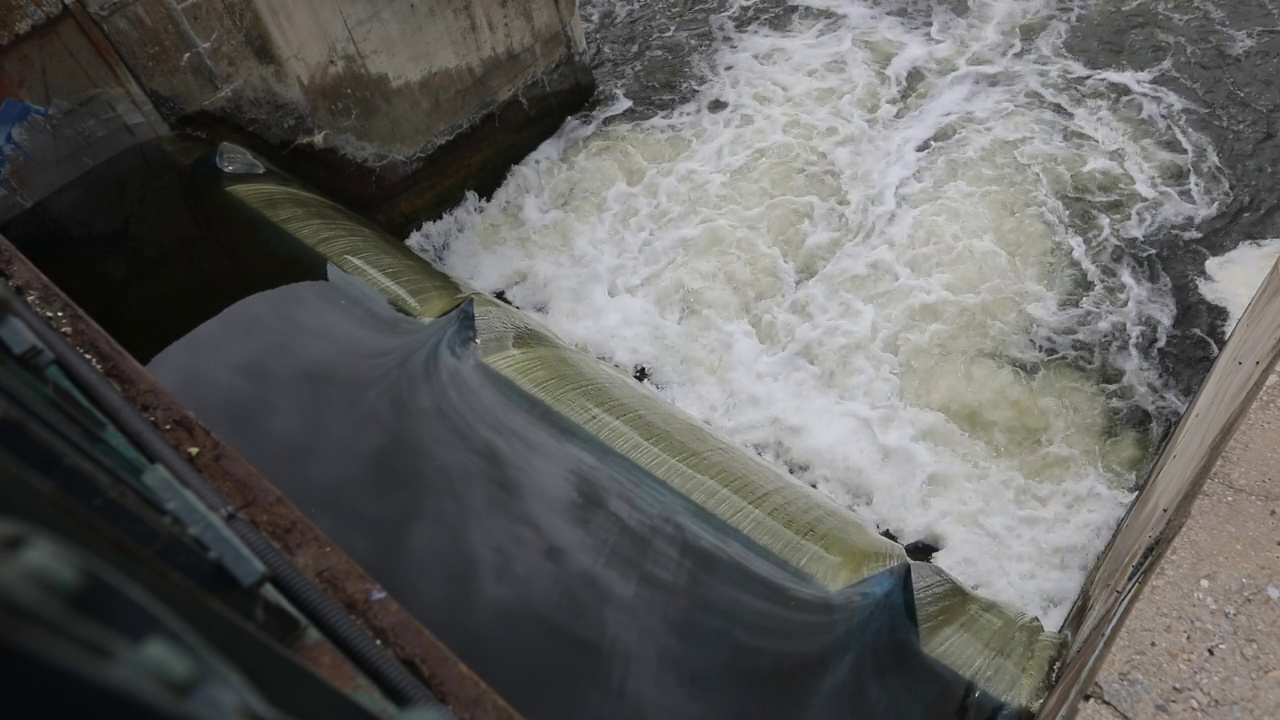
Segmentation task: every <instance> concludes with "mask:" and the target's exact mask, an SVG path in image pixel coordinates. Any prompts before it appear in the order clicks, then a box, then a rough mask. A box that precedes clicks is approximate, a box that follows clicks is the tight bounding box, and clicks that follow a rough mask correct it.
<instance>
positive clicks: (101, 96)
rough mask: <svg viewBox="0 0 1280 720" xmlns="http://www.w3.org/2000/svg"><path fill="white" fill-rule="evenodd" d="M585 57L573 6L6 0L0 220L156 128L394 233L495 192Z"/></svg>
mask: <svg viewBox="0 0 1280 720" xmlns="http://www.w3.org/2000/svg"><path fill="white" fill-rule="evenodd" d="M584 51H585V42H584V39H583V36H582V28H581V25H580V24H579V21H578V18H577V14H576V6H575V3H574V2H573V0H437V1H433V2H420V1H419V0H344V2H341V3H335V2H332V1H331V0H298V2H289V3H280V2H275V1H274V0H218V1H217V2H214V1H212V0H190V1H189V2H183V3H176V2H172V0H79V1H78V2H77V1H76V0H65V5H64V4H63V3H61V2H56V1H53V0H17V2H16V3H6V5H5V7H4V8H3V9H2V10H0V96H3V97H4V98H6V99H5V101H4V102H6V103H7V104H8V105H9V106H10V111H9V112H8V113H7V116H8V117H9V118H10V119H11V120H10V122H9V123H8V125H5V120H4V116H0V137H3V138H7V140H6V146H5V148H4V157H5V158H6V168H7V169H6V170H5V172H4V174H3V175H0V180H2V181H3V185H0V189H3V191H4V192H5V193H6V194H5V196H4V199H3V200H0V222H3V221H4V220H6V219H8V218H10V217H12V216H13V215H14V214H16V212H17V211H20V210H21V209H22V207H25V206H27V205H30V204H31V203H33V202H36V201H38V200H39V199H40V198H41V197H43V196H44V195H46V194H47V193H48V192H49V191H51V190H52V189H53V188H46V187H45V186H46V185H51V184H52V185H57V184H61V183H62V182H65V181H66V180H69V179H71V178H70V177H65V176H66V175H71V176H72V177H74V175H75V174H77V171H78V170H80V169H87V167H85V168H80V164H82V163H79V160H78V159H79V158H81V157H85V158H87V160H86V162H87V161H88V160H92V159H94V158H96V159H101V158H98V157H97V156H98V155H100V154H102V153H106V154H108V155H109V154H112V153H114V152H115V151H117V150H119V149H123V147H126V146H127V145H128V144H129V142H130V138H132V139H134V140H141V139H146V138H147V137H150V136H154V134H156V133H158V132H164V130H165V123H166V122H167V123H168V125H171V126H173V127H175V128H183V129H188V130H193V131H196V132H199V133H202V134H205V135H208V136H211V137H214V138H234V139H236V140H238V141H239V142H242V143H245V144H247V145H249V146H251V147H253V148H254V149H255V150H257V151H259V152H260V153H262V154H264V155H266V156H268V157H270V158H272V160H273V161H275V162H277V163H279V164H280V165H282V166H283V167H284V168H285V169H287V170H290V171H292V172H294V173H296V174H298V175H299V176H301V177H304V178H307V179H308V180H309V181H310V182H312V183H314V184H316V185H317V186H319V187H320V189H322V190H324V191H326V192H327V193H328V194H330V195H333V196H335V197H337V198H338V199H340V200H343V201H344V202H346V203H347V204H348V205H351V206H353V207H354V208H355V209H357V210H359V211H361V212H363V213H364V214H366V215H368V216H370V217H373V218H375V219H376V220H377V221H378V222H379V223H380V224H383V225H384V226H386V227H387V228H388V229H391V230H393V231H397V232H399V231H402V230H404V229H406V228H407V227H409V226H410V225H412V224H413V223H414V222H416V221H418V220H420V219H422V218H423V217H426V216H428V215H430V214H432V213H433V212H438V211H441V210H443V209H445V208H448V207H450V206H452V205H453V204H456V202H457V201H458V200H459V199H461V196H462V193H463V192H464V191H465V190H467V189H475V190H478V191H480V192H486V191H489V190H492V189H493V188H495V187H496V186H497V184H498V183H499V182H500V181H501V179H502V177H503V176H504V175H505V173H506V170H507V168H508V167H510V165H511V164H512V163H513V162H515V161H518V160H519V159H520V158H521V157H523V156H524V155H525V154H526V153H527V152H528V151H529V150H531V149H533V148H534V147H536V146H537V144H538V143H540V142H541V141H542V140H543V139H545V138H546V137H547V136H548V135H550V134H551V133H552V132H554V131H555V129H556V128H557V127H558V126H559V125H560V122H561V121H562V120H563V119H564V117H565V116H566V115H567V114H568V113H570V112H572V111H574V110H576V109H578V108H579V107H581V105H582V104H583V103H584V102H585V101H586V100H587V99H588V98H589V97H590V95H591V93H592V90H593V85H592V81H591V75H590V70H589V68H588V67H587V65H586V63H585V60H584V58H583V55H584ZM161 118H163V121H161ZM451 141H453V142H451ZM86 148H92V149H93V150H92V152H90V153H85V152H81V150H84V149H86ZM60 152H61V153H63V154H64V155H66V156H67V157H75V158H77V162H73V163H68V162H67V159H66V157H63V156H62V155H59V153H60ZM78 163H79V164H78ZM90 164H92V163H90ZM51 165H56V166H57V167H58V172H56V173H52V174H51V173H49V171H48V167H50V166H51ZM27 166H35V167H39V168H42V171H41V172H42V174H41V175H40V180H39V181H36V180H33V179H32V176H33V175H35V174H36V173H35V172H33V171H30V170H28V169H27Z"/></svg>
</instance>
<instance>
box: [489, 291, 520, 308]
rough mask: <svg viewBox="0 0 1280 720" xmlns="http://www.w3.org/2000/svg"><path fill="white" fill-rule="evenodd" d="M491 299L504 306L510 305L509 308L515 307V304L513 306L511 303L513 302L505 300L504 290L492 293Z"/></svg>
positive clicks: (505, 292)
mask: <svg viewBox="0 0 1280 720" xmlns="http://www.w3.org/2000/svg"><path fill="white" fill-rule="evenodd" d="M493 299H494V300H497V301H498V302H504V303H506V304H508V305H510V306H511V307H515V306H516V304H515V303H513V302H511V301H510V300H508V299H507V291H506V290H497V291H494V293H493Z"/></svg>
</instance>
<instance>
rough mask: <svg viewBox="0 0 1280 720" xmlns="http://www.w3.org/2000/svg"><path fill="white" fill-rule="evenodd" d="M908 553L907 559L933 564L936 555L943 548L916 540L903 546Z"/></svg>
mask: <svg viewBox="0 0 1280 720" xmlns="http://www.w3.org/2000/svg"><path fill="white" fill-rule="evenodd" d="M902 549H903V550H906V551H907V557H909V558H911V559H912V560H915V561H916V562H933V555H934V553H936V552H938V551H939V550H941V549H942V548H940V547H938V546H937V545H934V544H933V543H930V542H925V541H924V540H915V541H912V542H909V543H907V544H906V545H903V546H902Z"/></svg>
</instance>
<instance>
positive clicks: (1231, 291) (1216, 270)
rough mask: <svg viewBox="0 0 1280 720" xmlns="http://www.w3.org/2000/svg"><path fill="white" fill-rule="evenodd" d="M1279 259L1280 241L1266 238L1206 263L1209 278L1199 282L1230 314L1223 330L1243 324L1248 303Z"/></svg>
mask: <svg viewBox="0 0 1280 720" xmlns="http://www.w3.org/2000/svg"><path fill="white" fill-rule="evenodd" d="M1277 260H1280V239H1267V240H1261V241H1255V242H1247V243H1244V244H1242V245H1239V246H1237V247H1236V248H1235V249H1234V250H1232V251H1230V252H1228V253H1226V254H1225V255H1220V256H1218V257H1214V258H1210V259H1209V261H1208V262H1206V263H1205V264H1204V269H1205V275H1206V276H1205V278H1204V279H1203V280H1201V281H1200V292H1201V294H1203V295H1204V296H1205V297H1206V298H1207V299H1208V300H1209V301H1210V302H1213V303H1215V304H1217V305H1219V306H1221V307H1222V308H1223V309H1224V310H1226V311H1227V319H1226V323H1225V324H1224V325H1223V330H1224V331H1226V332H1230V331H1231V330H1232V329H1233V328H1235V326H1236V323H1238V322H1240V317H1241V316H1242V315H1244V311H1245V308H1247V307H1249V301H1250V300H1252V299H1253V295H1254V293H1256V292H1257V291H1258V288H1259V287H1260V286H1261V285H1262V281H1263V280H1264V279H1266V277H1267V273H1268V272H1270V271H1271V267H1272V266H1273V265H1275V264H1276V261H1277Z"/></svg>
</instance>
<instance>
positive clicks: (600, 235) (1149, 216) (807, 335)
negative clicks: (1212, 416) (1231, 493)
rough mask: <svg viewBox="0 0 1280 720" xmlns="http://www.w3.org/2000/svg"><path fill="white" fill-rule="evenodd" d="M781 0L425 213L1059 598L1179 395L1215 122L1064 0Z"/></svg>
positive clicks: (781, 449) (1212, 191) (712, 412)
mask: <svg viewBox="0 0 1280 720" xmlns="http://www.w3.org/2000/svg"><path fill="white" fill-rule="evenodd" d="M766 5H767V4H766ZM767 10H768V8H762V7H761V5H759V4H748V5H746V6H744V7H743V8H741V9H735V10H731V11H729V12H728V13H727V15H726V16H724V18H723V19H722V21H721V22H720V23H719V25H718V26H716V27H717V28H718V32H717V33H716V34H715V36H714V37H712V38H709V39H707V40H706V41H705V42H706V46H705V47H704V48H701V49H700V54H699V55H697V57H698V58H699V59H700V61H701V62H702V63H705V66H706V67H705V69H704V70H702V73H703V75H702V76H701V77H698V78H696V79H695V80H694V81H691V82H694V83H695V84H696V91H694V92H692V94H691V95H690V97H689V98H688V100H687V101H685V102H682V103H679V104H676V105H674V106H673V107H671V108H669V109H665V110H663V111H661V112H658V113H656V114H652V115H651V116H650V117H643V118H637V119H627V113H628V112H629V109H628V102H627V101H626V100H625V99H621V100H616V101H613V102H611V103H609V102H607V103H605V104H604V106H603V107H602V108H601V109H600V110H598V111H597V113H596V115H594V116H591V117H588V118H586V119H584V120H581V121H578V122H576V123H571V124H570V125H568V126H567V127H566V128H565V129H564V130H562V131H561V134H560V135H559V136H558V137H557V138H556V139H553V140H552V141H551V142H549V143H548V144H547V145H545V146H544V147H543V148H541V149H540V150H539V151H538V152H537V153H535V154H534V155H533V156H531V157H530V158H529V159H527V160H526V161H525V162H524V163H522V164H521V165H520V166H518V167H517V168H516V169H515V170H514V171H513V172H512V174H511V176H510V178H509V179H508V181H507V184H506V185H505V186H504V187H503V188H502V189H501V190H500V191H499V192H498V193H497V195H496V196H495V197H494V199H493V200H491V201H489V202H479V201H476V200H472V201H470V202H469V203H467V204H466V205H465V206H464V207H462V208H461V209H459V210H456V211H454V212H453V213H452V214H450V215H449V216H447V217H446V218H445V219H444V220H441V221H439V222H437V223H432V224H428V225H427V226H426V227H425V228H424V229H423V230H422V231H421V232H420V233H418V234H416V235H414V236H413V238H412V239H411V241H410V244H411V245H412V246H413V247H415V248H416V249H418V250H419V251H420V252H422V253H423V254H424V255H425V256H426V257H428V258H431V259H433V260H436V261H439V262H440V263H441V264H442V267H444V268H445V269H446V270H448V271H450V272H452V273H454V274H456V275H458V276H459V277H462V278H464V279H465V280H467V281H468V282H470V283H472V284H474V285H476V286H477V287H479V288H481V289H484V290H489V291H499V290H500V291H502V292H503V293H505V296H506V297H507V298H509V299H510V300H511V301H512V302H514V303H515V304H516V305H517V306H519V307H522V308H526V309H529V310H531V311H533V312H535V313H536V314H538V315H539V316H540V317H541V318H543V319H544V320H545V321H546V322H547V323H549V324H550V326H551V328H552V329H553V330H555V331H556V332H557V333H558V334H559V335H560V336H562V337H564V338H566V339H567V340H569V341H571V342H573V343H575V344H577V345H579V346H581V347H584V348H586V349H587V350H588V351H590V352H591V353H593V354H595V355H597V356H599V357H602V358H605V359H607V360H609V361H610V362H613V363H614V364H616V365H619V366H621V367H624V368H633V367H644V368H645V372H646V373H647V375H648V377H649V382H650V383H651V384H652V385H653V386H655V388H656V389H657V391H658V392H659V393H661V394H662V395H663V396H664V397H666V398H667V399H668V400H670V401H671V402H673V403H674V404H676V405H677V406H679V407H681V408H682V409H684V410H686V411H688V412H690V413H692V414H693V415H694V416H695V417H698V418H699V419H701V420H703V421H705V422H707V423H709V424H711V425H712V426H713V427H715V428H716V429H717V430H719V431H720V432H723V433H725V434H726V435H727V436H728V437H730V438H732V439H733V440H735V441H736V442H738V443H741V444H743V445H746V446H749V447H751V448H753V449H755V450H756V451H757V452H760V453H762V454H764V455H765V456H766V457H769V458H771V459H772V460H774V461H775V462H778V463H780V464H782V465H784V466H785V467H787V468H789V469H790V470H791V471H792V474H793V475H795V477H796V479H797V480H798V481H800V482H803V483H806V484H808V485H810V486H812V487H816V488H818V489H819V490H821V491H822V492H824V493H826V494H828V495H829V496H831V497H832V498H834V499H836V500H837V501H839V502H841V503H842V504H845V505H848V506H850V507H854V508H856V509H857V510H858V511H859V512H860V513H861V514H862V515H863V517H864V518H866V519H867V520H868V521H869V522H872V523H874V524H876V525H877V526H878V527H880V528H883V529H887V530H890V531H891V532H892V533H894V534H895V535H897V536H898V537H900V538H901V539H903V540H904V541H914V540H923V541H927V542H929V543H930V544H932V545H935V546H940V547H941V548H942V549H941V551H940V552H939V553H938V554H937V555H936V558H935V561H936V562H937V563H938V564H939V565H941V566H942V567H944V568H947V569H948V570H949V571H951V572H953V573H955V574H956V575H957V577H959V578H960V579H961V580H962V581H964V582H966V583H968V584H969V585H970V586H971V587H974V588H975V589H977V590H979V591H980V592H982V593H983V594H984V595H986V596H988V597H992V598H994V599H997V600H999V601H1001V602H1004V603H1007V604H1009V605H1010V606H1012V607H1014V608H1017V609H1018V610H1021V611H1023V612H1026V613H1028V614H1031V615H1034V616H1037V617H1040V618H1042V619H1043V620H1044V621H1045V623H1046V626H1048V627H1051V628H1056V627H1057V626H1058V624H1060V623H1061V620H1062V618H1063V617H1064V615H1065V613H1066V610H1067V608H1068V607H1069V605H1070V604H1071V602H1072V601H1073V600H1074V598H1075V596H1076V594H1077V592H1078V590H1079V587H1080V584H1081V582H1082V581H1083V579H1084V576H1085V574H1086V573H1087V572H1088V569H1089V567H1090V565H1091V564H1092V559H1093V558H1094V557H1096V555H1097V554H1098V552H1099V551H1100V550H1101V549H1102V547H1103V545H1104V544H1105V543H1106V541H1107V540H1108V539H1109V537H1110V533H1111V531H1112V529H1113V528H1114V527H1115V524H1116V522H1118V520H1119V518H1120V516H1121V514H1123V513H1124V511H1125V508H1126V507H1127V505H1128V502H1129V500H1130V499H1131V498H1132V493H1133V490H1134V489H1135V487H1136V485H1137V483H1138V481H1139V474H1140V473H1141V472H1142V471H1143V470H1145V468H1146V463H1147V462H1148V460H1149V456H1150V452H1151V448H1152V447H1153V446H1154V445H1155V444H1156V443H1157V442H1158V440H1159V438H1160V437H1161V435H1162V433H1164V432H1166V431H1167V429H1168V427H1169V426H1170V424H1171V422H1172V421H1173V420H1174V419H1176V417H1177V414H1178V413H1179V412H1180V410H1181V409H1182V406H1183V403H1184V401H1185V397H1184V396H1182V395H1181V394H1180V393H1179V391H1178V388H1177V386H1176V383H1175V382H1173V381H1172V380H1171V379H1170V378H1169V377H1167V376H1166V375H1165V374H1164V373H1163V372H1162V370H1161V368H1160V365H1159V356H1158V352H1159V349H1160V348H1161V347H1162V346H1163V345H1164V342H1165V338H1166V335H1167V334H1168V333H1169V332H1170V329H1171V326H1172V323H1173V320H1174V316H1175V301H1174V297H1173V294H1172V290H1171V287H1170V286H1169V284H1168V282H1167V281H1166V280H1164V279H1163V278H1162V276H1161V274H1160V273H1159V271H1158V269H1156V270H1155V271H1154V272H1153V270H1152V268H1151V267H1150V266H1149V264H1148V257H1147V256H1148V255H1150V252H1151V251H1150V247H1151V245H1152V244H1155V243H1159V242H1174V241H1175V238H1176V237H1177V233H1180V232H1182V233H1185V232H1190V231H1191V229H1192V228H1194V226H1195V224H1196V223H1197V222H1198V221H1200V220H1203V219H1205V218H1206V217H1208V216H1210V215H1212V214H1213V213H1214V212H1215V211H1216V209H1217V208H1218V206H1219V203H1220V202H1221V201H1222V200H1223V199H1224V197H1225V194H1226V183H1225V178H1224V176H1223V172H1222V170H1221V168H1220V167H1219V166H1218V163H1217V159H1216V156H1215V154H1214V152H1213V149H1212V147H1211V146H1210V144H1209V141H1208V140H1207V139H1206V138H1205V137H1204V136H1203V135H1201V134H1199V133H1198V132H1197V131H1196V130H1195V129H1194V128H1193V127H1192V126H1191V124H1190V122H1189V119H1188V112H1187V110H1188V108H1187V105H1186V103H1185V102H1184V101H1183V100H1181V99H1180V98H1179V97H1178V96H1176V95H1175V94H1173V93H1172V92H1170V91H1168V90H1167V89H1165V88H1163V87H1161V86H1159V85H1157V84H1155V83H1154V82H1153V81H1152V78H1151V77H1150V75H1149V74H1147V73H1143V72H1134V71H1129V72H1125V71H1118V70H1114V69H1108V70H1091V69H1089V68H1088V67H1086V66H1085V65H1083V64H1082V63H1081V62H1080V61H1079V60H1077V59H1076V58H1074V57H1073V56H1072V55H1071V54H1069V53H1068V52H1067V51H1066V49H1065V48H1064V43H1065V39H1066V36H1067V34H1068V32H1069V30H1070V28H1071V22H1072V20H1073V19H1074V14H1075V12H1077V11H1075V10H1072V9H1071V8H1064V7H1063V6H1061V5H1060V4H1058V3H1034V2H1033V3H1022V2H1017V3H1015V2H1007V1H1005V0H978V1H975V2H970V3H967V5H965V6H964V7H963V9H961V10H957V9H956V8H952V7H949V6H945V5H918V6H910V5H908V6H899V5H896V4H892V3H890V4H883V5H881V4H875V3H864V2H853V3H847V2H832V3H824V2H817V3H811V4H806V5H805V7H804V8H803V10H804V11H803V12H800V11H795V10H794V9H791V12H785V13H784V12H782V11H781V10H780V9H775V10H774V12H775V13H776V14H777V17H775V18H774V19H773V20H772V21H769V20H768V13H767V12H766V11H767ZM627 11H634V12H644V10H643V8H641V7H639V6H636V7H631V8H624V9H621V10H616V11H614V12H616V13H617V14H618V15H619V16H620V17H625V16H626V13H627ZM753 14H754V15H755V17H753ZM587 16H588V17H590V13H589V12H588V14H587ZM760 16H764V17H765V18H766V19H765V20H761V19H760ZM617 20H618V18H614V20H613V22H617ZM635 30H636V28H634V27H629V28H628V31H629V32H633V31H635ZM692 41H696V38H695V39H694V40H691V42H692ZM663 49H664V50H665V49H666V46H663ZM606 52H607V49H606ZM628 60H631V58H630V57H628ZM689 62H691V63H692V62H693V61H689ZM637 82H638V81H636V80H635V79H634V78H631V79H623V80H620V81H619V85H620V86H621V88H620V91H621V92H622V93H624V94H625V92H626V90H627V89H628V88H629V87H630V86H631V85H632V84H637ZM649 110H650V113H652V111H653V109H652V108H649ZM615 113H621V114H622V119H619V120H616V121H612V122H611V120H612V118H611V115H612V114H615Z"/></svg>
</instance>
